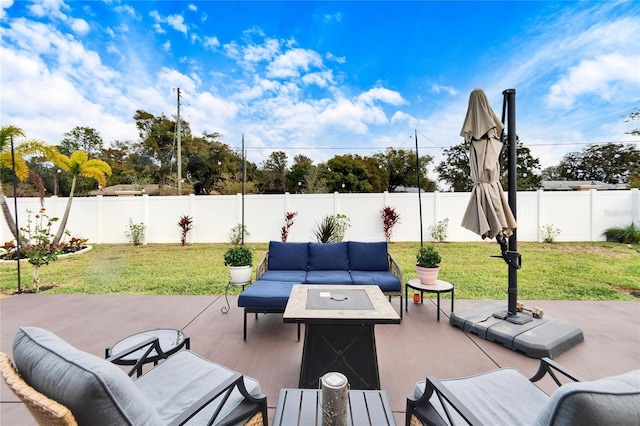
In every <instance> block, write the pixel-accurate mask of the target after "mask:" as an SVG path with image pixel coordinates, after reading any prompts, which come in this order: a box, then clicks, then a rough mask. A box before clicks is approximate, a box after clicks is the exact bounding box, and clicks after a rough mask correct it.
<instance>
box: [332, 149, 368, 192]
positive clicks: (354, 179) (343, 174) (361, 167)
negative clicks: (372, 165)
mask: <svg viewBox="0 0 640 426" xmlns="http://www.w3.org/2000/svg"><path fill="white" fill-rule="evenodd" d="M326 179H327V188H328V189H329V191H330V192H374V190H373V185H372V184H371V181H370V180H371V172H370V170H369V168H368V167H367V163H366V162H365V160H364V159H363V158H362V157H361V156H359V155H352V154H348V155H336V156H335V157H333V158H332V159H330V160H329V161H327V178H326Z"/></svg>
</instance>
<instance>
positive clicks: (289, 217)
mask: <svg viewBox="0 0 640 426" xmlns="http://www.w3.org/2000/svg"><path fill="white" fill-rule="evenodd" d="M297 215H298V212H286V213H285V214H284V225H283V226H282V229H281V230H280V239H281V240H282V242H283V243H286V242H287V238H289V229H290V228H291V227H292V226H293V220H294V219H295V217H296V216H297Z"/></svg>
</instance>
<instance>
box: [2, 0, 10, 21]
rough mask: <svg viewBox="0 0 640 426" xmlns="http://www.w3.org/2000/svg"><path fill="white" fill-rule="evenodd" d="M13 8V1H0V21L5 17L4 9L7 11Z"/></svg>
mask: <svg viewBox="0 0 640 426" xmlns="http://www.w3.org/2000/svg"><path fill="white" fill-rule="evenodd" d="M11 6H13V0H0V19H4V18H5V16H6V13H5V11H4V10H5V9H9V8H10V7H11Z"/></svg>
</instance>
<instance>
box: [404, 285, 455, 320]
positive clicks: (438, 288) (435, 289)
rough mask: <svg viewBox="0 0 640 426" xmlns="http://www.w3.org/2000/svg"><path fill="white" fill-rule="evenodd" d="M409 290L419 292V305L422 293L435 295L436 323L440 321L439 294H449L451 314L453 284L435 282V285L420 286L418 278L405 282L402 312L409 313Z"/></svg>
mask: <svg viewBox="0 0 640 426" xmlns="http://www.w3.org/2000/svg"><path fill="white" fill-rule="evenodd" d="M409 288H412V289H414V290H417V291H419V292H420V303H422V294H423V293H436V294H437V296H438V321H440V294H441V293H451V312H453V299H454V297H453V284H451V283H450V282H447V281H442V280H436V283H435V284H432V285H427V284H422V283H421V282H420V280H419V279H418V278H414V279H412V280H409V281H407V283H406V284H405V286H404V310H405V312H409Z"/></svg>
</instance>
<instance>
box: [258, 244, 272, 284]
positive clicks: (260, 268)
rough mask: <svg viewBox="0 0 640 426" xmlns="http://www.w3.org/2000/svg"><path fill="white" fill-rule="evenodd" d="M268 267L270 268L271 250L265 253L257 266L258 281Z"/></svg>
mask: <svg viewBox="0 0 640 426" xmlns="http://www.w3.org/2000/svg"><path fill="white" fill-rule="evenodd" d="M268 268H269V252H268V251H267V252H266V253H265V254H264V256H262V259H260V262H258V266H257V267H256V281H258V279H260V277H261V276H262V274H264V273H265V272H267V269H268Z"/></svg>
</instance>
